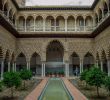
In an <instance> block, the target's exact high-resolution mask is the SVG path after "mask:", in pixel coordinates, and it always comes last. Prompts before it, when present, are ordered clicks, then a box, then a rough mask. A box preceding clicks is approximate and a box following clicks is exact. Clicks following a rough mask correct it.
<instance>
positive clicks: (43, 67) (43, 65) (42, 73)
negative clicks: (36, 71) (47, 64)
mask: <svg viewBox="0 0 110 100" xmlns="http://www.w3.org/2000/svg"><path fill="white" fill-rule="evenodd" d="M43 73H44V64H43V63H42V77H43V76H44V75H43Z"/></svg>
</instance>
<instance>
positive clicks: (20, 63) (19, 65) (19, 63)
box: [16, 53, 26, 71]
mask: <svg viewBox="0 0 110 100" xmlns="http://www.w3.org/2000/svg"><path fill="white" fill-rule="evenodd" d="M23 68H25V69H26V57H25V55H24V54H23V53H20V54H19V55H18V57H17V59H16V70H17V71H20V70H22V69H23Z"/></svg>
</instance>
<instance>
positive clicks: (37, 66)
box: [30, 52, 42, 76]
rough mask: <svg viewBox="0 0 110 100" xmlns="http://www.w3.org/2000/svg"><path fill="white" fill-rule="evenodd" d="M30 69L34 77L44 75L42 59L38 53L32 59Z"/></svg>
mask: <svg viewBox="0 0 110 100" xmlns="http://www.w3.org/2000/svg"><path fill="white" fill-rule="evenodd" d="M30 69H31V71H32V73H33V75H37V76H41V73H42V72H41V71H42V67H41V58H40V56H39V55H38V54H37V53H36V52H35V53H34V54H33V55H32V57H31V61H30Z"/></svg>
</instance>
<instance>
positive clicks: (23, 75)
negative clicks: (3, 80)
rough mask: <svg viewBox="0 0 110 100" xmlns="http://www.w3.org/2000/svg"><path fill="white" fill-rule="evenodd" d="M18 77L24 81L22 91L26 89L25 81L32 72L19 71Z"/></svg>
mask: <svg viewBox="0 0 110 100" xmlns="http://www.w3.org/2000/svg"><path fill="white" fill-rule="evenodd" d="M20 77H21V79H22V80H24V88H23V89H24V90H25V89H26V85H25V81H26V80H28V79H30V78H31V77H32V71H30V70H26V69H23V70H21V71H20Z"/></svg>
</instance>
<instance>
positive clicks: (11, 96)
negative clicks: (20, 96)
mask: <svg viewBox="0 0 110 100" xmlns="http://www.w3.org/2000/svg"><path fill="white" fill-rule="evenodd" d="M11 97H12V98H13V87H11Z"/></svg>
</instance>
